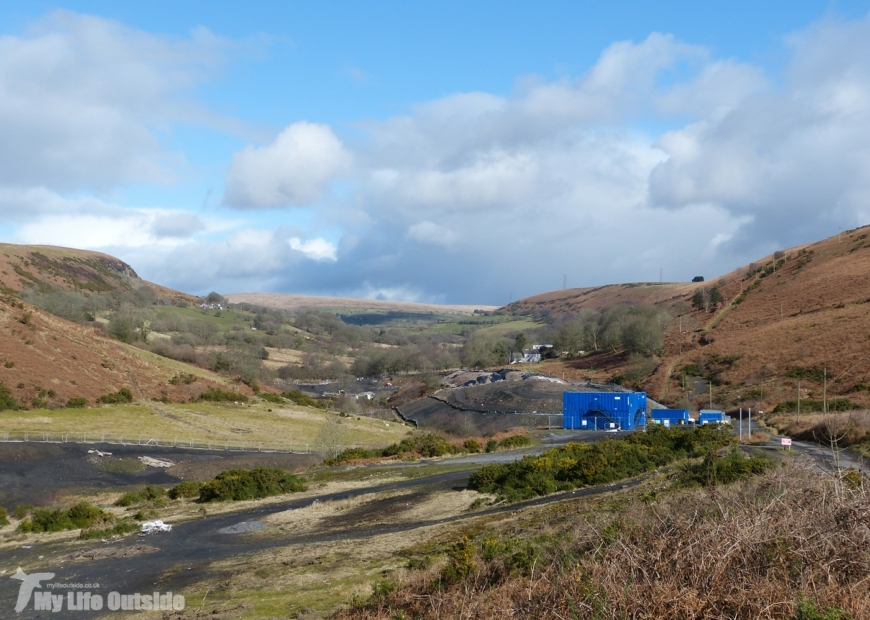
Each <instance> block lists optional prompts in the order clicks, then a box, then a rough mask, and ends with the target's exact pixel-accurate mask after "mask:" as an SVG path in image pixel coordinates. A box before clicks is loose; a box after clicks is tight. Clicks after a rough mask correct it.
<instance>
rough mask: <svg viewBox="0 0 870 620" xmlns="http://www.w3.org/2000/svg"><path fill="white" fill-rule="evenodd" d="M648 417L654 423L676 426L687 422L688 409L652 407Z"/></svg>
mask: <svg viewBox="0 0 870 620" xmlns="http://www.w3.org/2000/svg"><path fill="white" fill-rule="evenodd" d="M650 417H651V418H652V421H653V422H654V423H655V424H663V425H664V426H677V425H680V424H688V423H689V410H688V409H653V410H652V411H650Z"/></svg>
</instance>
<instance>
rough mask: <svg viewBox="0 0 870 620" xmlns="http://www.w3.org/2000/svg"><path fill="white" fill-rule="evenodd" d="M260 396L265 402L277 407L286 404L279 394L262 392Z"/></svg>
mask: <svg viewBox="0 0 870 620" xmlns="http://www.w3.org/2000/svg"><path fill="white" fill-rule="evenodd" d="M258 396H259V397H260V398H262V399H263V400H265V401H268V402H270V403H275V404H277V405H280V404H282V403H283V402H284V399H283V398H282V397H281V396H279V395H278V394H271V393H269V392H260V393H259V395H258Z"/></svg>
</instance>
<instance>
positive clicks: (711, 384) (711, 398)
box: [710, 381, 713, 409]
mask: <svg viewBox="0 0 870 620" xmlns="http://www.w3.org/2000/svg"><path fill="white" fill-rule="evenodd" d="M712 408H713V382H712V381H711V382H710V409H712Z"/></svg>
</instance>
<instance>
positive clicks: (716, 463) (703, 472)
mask: <svg viewBox="0 0 870 620" xmlns="http://www.w3.org/2000/svg"><path fill="white" fill-rule="evenodd" d="M772 464H773V462H772V461H771V460H770V459H767V458H765V457H763V456H753V457H750V458H747V457H746V456H745V455H744V453H743V451H742V450H740V449H739V448H732V449H731V450H730V451H729V452H728V454H727V455H726V456H724V457H719V456H715V455H714V453H713V452H712V451H711V452H709V453H707V455H706V456H704V460H703V461H702V462H700V463H690V464H687V465H686V466H685V467H683V471H682V472H681V474H680V477H679V481H680V483H681V484H682V485H684V486H714V485H717V484H730V483H732V482H736V481H737V480H740V479H741V478H745V477H747V476H750V475H753V474H761V473H764V472H765V471H767V469H768V468H770V467H771V465H772Z"/></svg>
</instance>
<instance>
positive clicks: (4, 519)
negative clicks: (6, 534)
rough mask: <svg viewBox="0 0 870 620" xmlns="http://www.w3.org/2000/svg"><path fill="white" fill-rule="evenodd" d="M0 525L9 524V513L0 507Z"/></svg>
mask: <svg viewBox="0 0 870 620" xmlns="http://www.w3.org/2000/svg"><path fill="white" fill-rule="evenodd" d="M0 525H9V513H7V512H6V509H5V508H0Z"/></svg>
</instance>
